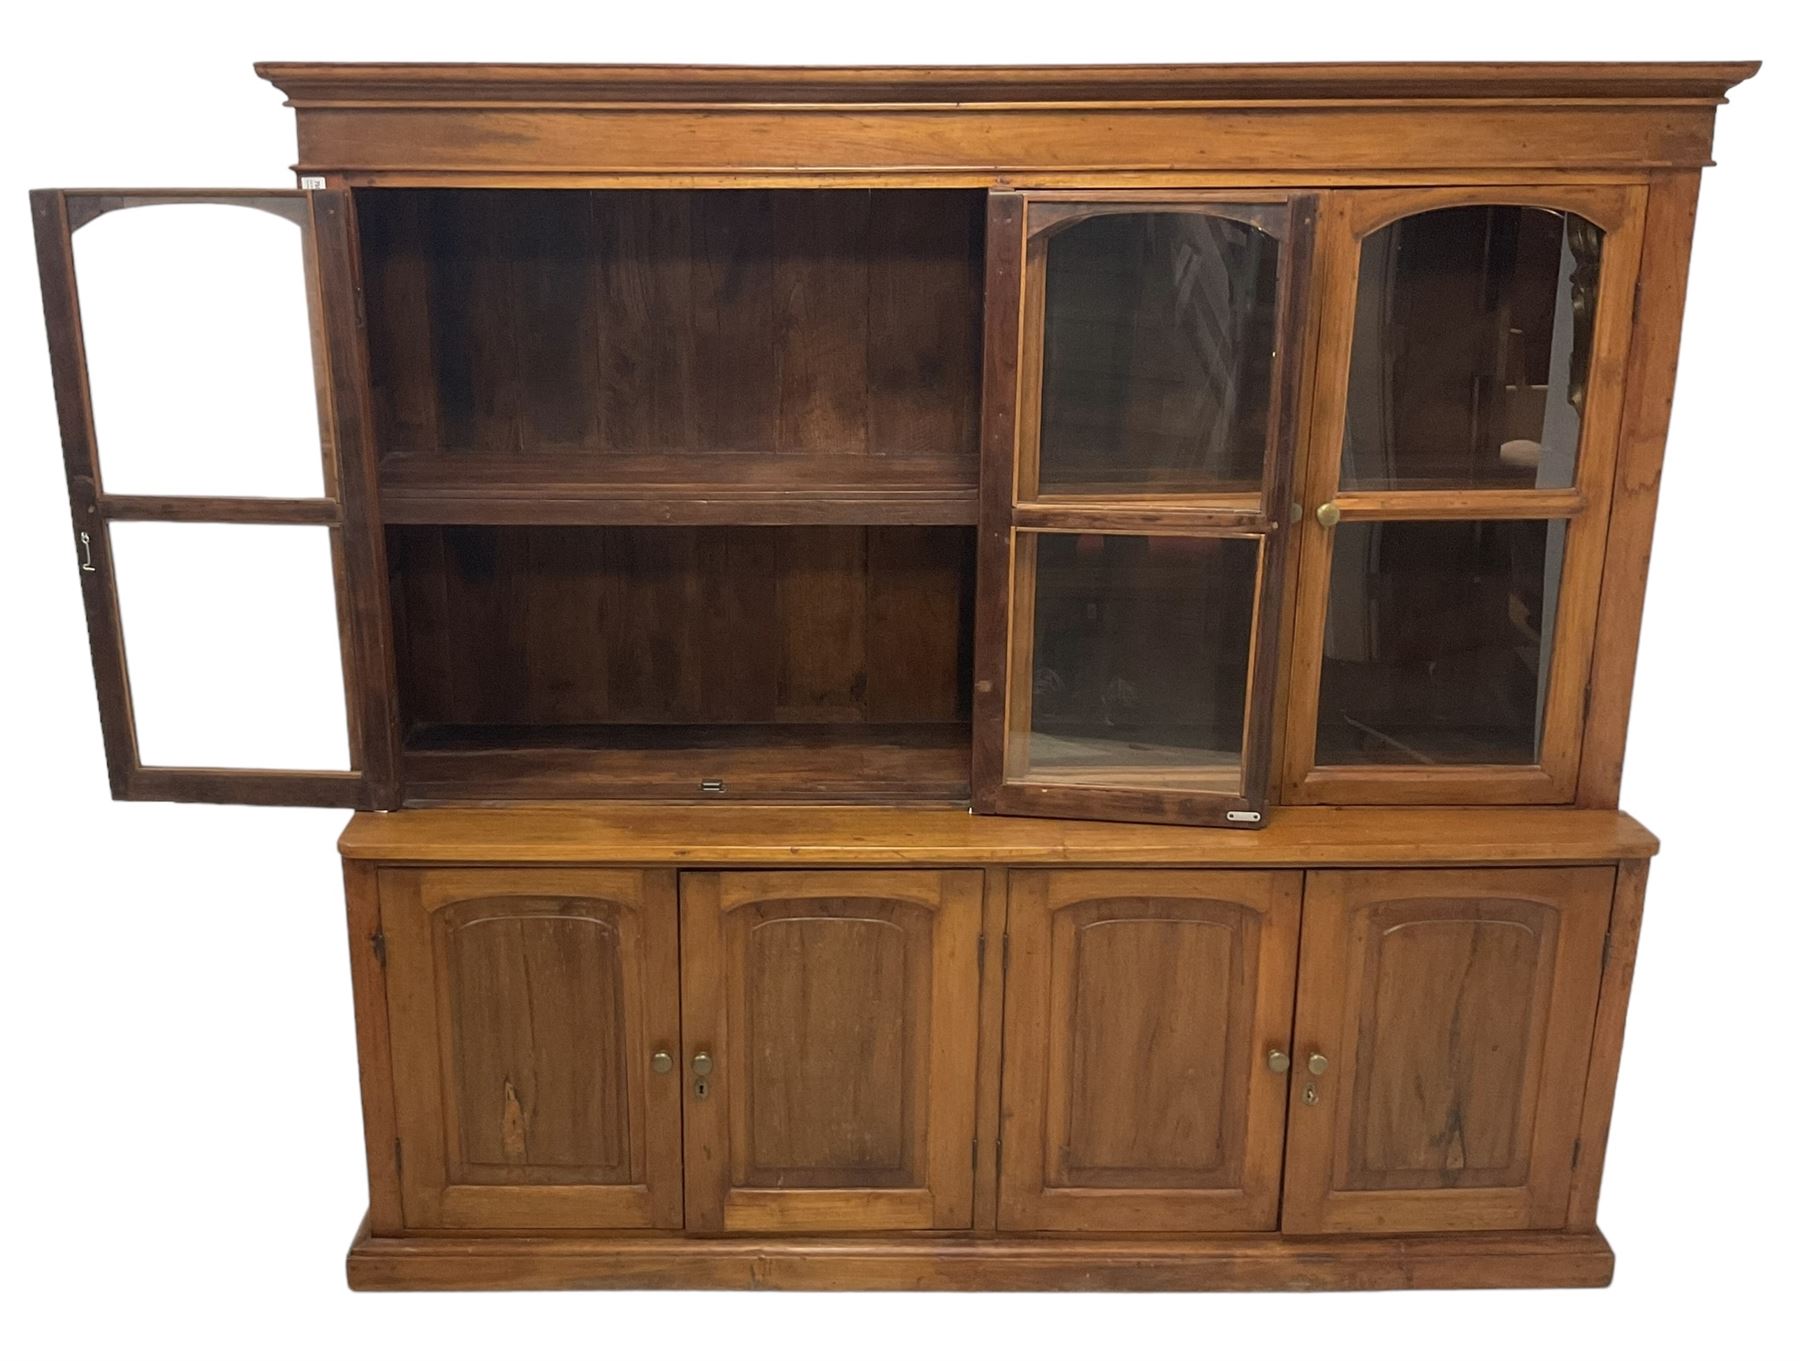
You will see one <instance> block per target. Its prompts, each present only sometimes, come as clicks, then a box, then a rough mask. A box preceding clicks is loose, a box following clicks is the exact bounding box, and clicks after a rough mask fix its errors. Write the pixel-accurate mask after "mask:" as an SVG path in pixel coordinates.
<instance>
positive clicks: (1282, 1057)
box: [1269, 1049, 1288, 1073]
mask: <svg viewBox="0 0 1800 1361" xmlns="http://www.w3.org/2000/svg"><path fill="white" fill-rule="evenodd" d="M1287 1070H1288V1056H1287V1055H1286V1054H1284V1053H1282V1052H1281V1051H1280V1050H1279V1049H1271V1050H1270V1051H1269V1071H1270V1072H1271V1073H1285V1072H1287Z"/></svg>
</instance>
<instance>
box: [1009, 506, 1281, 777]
mask: <svg viewBox="0 0 1800 1361" xmlns="http://www.w3.org/2000/svg"><path fill="white" fill-rule="evenodd" d="M1259 548H1260V545H1259V544H1258V542H1257V541H1256V540H1254V539H1225V538H1171V537H1163V536H1149V535H1141V534H1049V533H1045V534H1037V533H1027V532H1022V533H1020V535H1019V552H1020V553H1021V554H1022V555H1030V559H1031V560H1030V561H1026V562H1022V563H1021V564H1020V567H1021V571H1020V576H1021V580H1035V592H1034V596H1035V598H1034V599H1033V601H1032V603H1031V610H1030V615H1031V618H1030V626H1031V657H1030V665H1031V706H1030V715H1029V720H1028V727H1027V730H1026V732H1025V733H1024V741H1023V742H1022V743H1016V744H1014V745H1013V751H1012V757H1013V761H1012V764H1013V765H1014V766H1015V767H1017V768H1015V769H1010V770H1009V771H1008V772H1007V773H1008V775H1009V777H1010V778H1014V779H1029V780H1040V781H1045V782H1057V783H1064V784H1088V785H1099V786H1110V787H1124V788H1170V789H1184V790H1199V791H1210V792H1218V793H1224V794H1236V793H1238V792H1239V787H1240V785H1241V783H1242V765H1243V743H1244V704H1245V692H1246V687H1247V683H1248V680H1249V671H1250V640H1251V622H1252V618H1253V616H1254V613H1255V608H1256V574H1257V556H1258V551H1259ZM1019 718H1020V720H1021V721H1024V720H1025V716H1024V715H1020V716H1019Z"/></svg>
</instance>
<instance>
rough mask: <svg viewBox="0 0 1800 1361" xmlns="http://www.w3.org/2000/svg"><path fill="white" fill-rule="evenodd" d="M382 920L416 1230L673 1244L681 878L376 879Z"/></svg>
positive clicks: (498, 872)
mask: <svg viewBox="0 0 1800 1361" xmlns="http://www.w3.org/2000/svg"><path fill="white" fill-rule="evenodd" d="M381 913H382V933H383V937H384V941H385V949H386V951H387V980H388V1007H389V1014H390V1019H391V1025H392V1029H393V1035H394V1092H395V1119H396V1126H397V1128H398V1129H399V1132H400V1139H401V1150H400V1168H401V1197H402V1202H403V1210H404V1213H405V1217H406V1221H407V1224H408V1225H409V1226H410V1227H414V1228H539V1229H551V1228H569V1229H598V1228H617V1229H628V1228H679V1227H680V1225H681V1222H682V1213H681V1077H680V1075H679V1074H678V1073H677V1072H675V1071H674V1068H673V1059H674V1055H676V1054H677V1053H679V1051H680V1049H681V1034H680V1004H679V997H678V995H677V993H678V987H679V969H678V965H677V962H676V948H677V924H676V904H675V876H674V874H673V872H670V871H648V870H646V871H639V870H562V869H554V868H547V869H522V870H502V869H470V870H451V869H442V870H398V869H396V870H383V871H382V872H381ZM659 1052H661V1053H667V1054H668V1055H669V1056H670V1059H671V1062H670V1065H669V1070H668V1071H665V1072H661V1073H658V1072H657V1071H655V1068H654V1067H653V1065H652V1062H651V1058H652V1055H654V1054H656V1053H659Z"/></svg>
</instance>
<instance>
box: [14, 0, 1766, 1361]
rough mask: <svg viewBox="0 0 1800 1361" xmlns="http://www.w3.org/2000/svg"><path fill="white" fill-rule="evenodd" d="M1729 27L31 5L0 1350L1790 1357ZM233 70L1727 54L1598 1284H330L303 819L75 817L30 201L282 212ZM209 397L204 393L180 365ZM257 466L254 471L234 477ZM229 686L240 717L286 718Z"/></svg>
mask: <svg viewBox="0 0 1800 1361" xmlns="http://www.w3.org/2000/svg"><path fill="white" fill-rule="evenodd" d="M1759 11H1760V13H1761V14H1763V15H1768V16H1774V15H1776V14H1777V13H1778V7H1777V6H1774V5H1769V4H1758V3H1736V2H1735V0H1699V2H1696V0H1684V2H1683V3H1680V4H1661V3H1652V2H1650V0H1637V2H1636V3H1601V2H1599V0H1590V3H1586V4H1571V3H1567V0H1556V2H1554V3H1546V2H1544V0H1511V2H1510V3H1504V4H1483V5H1458V4H1446V3H1443V0H1434V2H1433V3H1420V4H1377V3H1362V4H1345V3H1336V4H1332V5H1329V6H1324V5H1320V6H1314V5H1311V4H1305V3H1292V2H1290V3H1284V4H1255V5H1246V6H1229V7H1228V6H1223V5H1200V4H1195V3H1191V0H1190V2H1189V3H1183V4H1179V5H1168V6H1155V5H1149V4H1142V3H1134V2H1133V0H1106V3H1100V4H1097V3H1093V2H1092V0H1089V3H1084V4H1081V5H1061V4H1056V3H1048V2H1047V0H1046V2H1045V3H1037V4H1030V5H1025V4H1012V3H1008V4H999V3H990V4H982V3H979V2H978V0H955V2H954V3H938V0H909V2H908V3H906V4H903V5H894V6H885V5H882V6H873V5H858V4H853V3H845V2H844V0H838V3H834V4H825V5H808V6H803V5H798V4H793V5H784V4H779V3H769V4H745V3H741V0H740V2H739V3H733V4H728V5H727V4H712V3H703V2H702V0H685V2H683V3H664V4H658V5H642V6H637V5H633V6H623V7H622V6H617V5H606V4H581V5H574V4H571V5H544V4H534V3H527V2H526V0H509V3H506V4H491V3H490V4H482V5H467V4H461V3H454V4H453V3H445V2H444V0H438V2H437V3H432V4H417V5H405V6H391V7H390V6H383V5H380V4H375V3H369V2H368V0H362V2H360V3H339V0H312V2H311V3H308V4H305V5H244V4H240V5H215V6H202V5H195V4H185V5H184V4H176V3H165V4H134V5H129V6H125V5H120V6H109V5H99V4H79V3H68V4H64V5H60V6H52V5H38V6H31V7H26V8H17V9H14V10H13V11H12V18H11V19H10V20H8V21H7V37H8V43H7V46H8V49H9V52H8V56H9V60H8V63H7V68H8V70H7V78H6V80H5V82H4V83H3V84H0V100H3V101H4V104H5V108H4V121H3V123H0V127H3V128H4V138H5V143H4V168H3V174H0V178H3V179H4V185H3V186H0V187H3V189H4V193H3V194H0V199H3V200H4V202H5V205H6V206H5V211H4V212H0V289H3V290H4V292H3V294H0V346H3V347H4V349H3V354H0V375H3V381H4V383H5V389H4V392H5V409H6V411H7V412H8V413H9V416H10V421H9V425H10V433H9V438H8V440H7V444H6V450H5V458H6V462H7V469H6V482H5V485H6V489H7V502H8V505H7V510H8V513H7V515H6V531H5V533H4V535H0V552H3V553H4V555H5V556H4V576H3V577H0V580H3V581H4V582H5V584H6V602H7V603H6V621H5V631H4V638H5V654H4V655H5V665H4V670H3V672H0V675H3V676H4V680H3V681H0V684H4V687H5V695H4V704H3V705H0V714H4V716H5V718H6V728H5V734H4V739H3V741H4V750H5V753H6V764H7V774H6V779H5V780H4V786H5V798H6V801H7V812H6V816H5V819H4V822H3V823H0V826H3V827H4V828H5V843H4V846H5V862H4V866H3V868H0V872H3V875H4V877H3V878H0V884H3V885H4V888H3V889H0V912H3V913H4V926H5V929H4V933H3V934H0V1046H3V1050H0V1351H4V1352H5V1353H6V1354H7V1355H9V1356H16V1357H19V1358H22V1361H36V1359H37V1358H52V1357H80V1358H101V1357H132V1358H136V1357H170V1358H183V1359H184V1361H186V1359H189V1358H212V1357H219V1358H261V1357H308V1358H310V1357H327V1356H329V1357H359V1356H371V1357H374V1356H380V1357H388V1358H411V1357H432V1358H455V1357H464V1356H468V1357H482V1358H495V1357H518V1358H527V1357H537V1356H557V1357H560V1356H619V1357H636V1356H643V1355H664V1356H687V1355H718V1356H732V1357H744V1358H755V1357H782V1358H797V1357H812V1356H821V1357H825V1356H829V1357H850V1356H855V1357H869V1358H882V1357H908V1358H916V1357H918V1356H921V1355H924V1356H933V1355H936V1356H946V1357H948V1356H957V1357H960V1356H974V1355H983V1356H990V1357H1011V1356H1033V1357H1046V1358H1050V1357H1064V1356H1069V1357H1076V1356H1081V1357H1086V1356H1113V1355H1146V1356H1161V1355H1171V1356H1183V1357H1220V1358H1227V1357H1230V1358H1235V1357H1243V1356H1253V1355H1254V1356H1275V1357H1279V1356H1288V1355H1293V1356H1299V1355H1305V1356H1334V1357H1338V1356H1341V1357H1380V1358H1384V1359H1386V1361H1393V1359H1395V1358H1411V1357H1438V1356H1444V1357H1453V1358H1457V1359H1458V1361H1461V1359H1463V1358H1468V1359H1469V1361H1475V1359H1476V1358H1483V1357H1516V1356H1525V1355H1535V1356H1547V1357H1559V1356H1576V1355H1579V1356H1583V1357H1620V1358H1644V1357H1700V1356H1706V1357H1741V1358H1750V1357H1765V1356H1778V1355H1779V1356H1787V1357H1792V1356H1794V1355H1796V1350H1795V1341H1794V1333H1793V1328H1792V1313H1791V1293H1792V1290H1793V1288H1794V1287H1793V1281H1792V1279H1791V1278H1792V1276H1793V1272H1794V1267H1795V1265H1796V1262H1795V1255H1794V1239H1793V1237H1792V1235H1791V1225H1792V1223H1793V1220H1794V1217H1795V1212H1796V1209H1800V1206H1797V1205H1796V1196H1795V1191H1794V1177H1795V1167H1794V1163H1795V1153H1796V1150H1797V1149H1800V1130H1797V1129H1796V1124H1795V1115H1796V1102H1795V1098H1794V1087H1795V1084H1796V1083H1800V1059H1797V1058H1796V1046H1797V1045H1800V1031H1797V1029H1796V1027H1795V1025H1794V1023H1793V1016H1794V1002H1793V998H1794V994H1795V992H1796V988H1797V984H1796V978H1797V976H1800V975H1797V966H1800V934H1797V932H1796V927H1795V922H1796V918H1797V917H1800V894H1797V893H1796V889H1795V878H1794V872H1795V871H1794V866H1795V862H1796V857H1797V854H1800V845H1797V844H1796V843H1797V842H1800V836H1797V835H1796V832H1797V830H1800V822H1797V821H1796V819H1795V817H1794V814H1793V810H1792V800H1793V799H1794V798H1795V796H1796V789H1795V785H1794V782H1793V771H1794V770H1795V769H1796V755H1797V752H1796V743H1795V740H1794V736H1793V733H1794V728H1795V724H1796V696H1797V695H1800V685H1797V684H1796V678H1795V674H1794V668H1793V665H1792V658H1793V655H1794V649H1793V646H1792V639H1793V636H1794V633H1795V625H1796V623H1797V622H1800V620H1797V617H1796V616H1797V614H1800V612H1797V611H1796V608H1795V587H1796V578H1797V573H1796V566H1795V563H1796V559H1795V551H1796V546H1797V540H1800V529H1796V527H1795V526H1796V522H1797V521H1800V473H1797V468H1800V459H1797V458H1796V455H1797V454H1800V448H1797V447H1796V446H1797V444H1800V440H1797V439H1796V435H1795V423H1794V417H1793V412H1794V410H1795V406H1794V395H1795V389H1796V386H1797V384H1800V378H1797V376H1796V372H1795V370H1796V360H1797V359H1800V353H1797V352H1796V349H1797V347H1796V344H1795V339H1794V336H1795V318H1796V312H1795V306H1796V302H1797V301H1800V300H1797V299H1796V296H1795V286H1794V250H1793V245H1792V243H1793V240H1794V236H1795V218H1794V213H1795V209H1796V204H1795V200H1794V187H1793V186H1794V184H1795V177H1794V175H1793V172H1792V164H1791V156H1792V151H1793V145H1794V134H1795V131H1796V127H1795V121H1794V107H1795V100H1796V91H1795V86H1794V84H1793V81H1794V76H1793V59H1794V55H1795V54H1794V49H1793V46H1792V44H1791V42H1789V41H1788V40H1787V38H1786V37H1785V35H1783V36H1777V20H1776V19H1775V18H1773V17H1770V18H1767V19H1761V18H1759V17H1758V14H1759ZM259 58H271V59H342V60H421V59H445V60H454V59H462V60H538V61H546V60H548V61H583V60H586V61H677V62H679V61H693V62H712V61H736V62H759V61H761V62H850V63H855V62H866V63H880V62H925V63H931V62H944V63H950V62H1096V61H1151V62H1173V61H1228V60H1230V61H1254V60H1265V61H1293V60H1351V59H1405V58H1418V59H1425V58H1452V59H1498V58H1515V59H1532V58H1537V59H1546V58H1549V59H1578V58H1579V59H1635V58H1708V59H1736V58H1761V59H1763V60H1764V61H1765V62H1766V63H1767V65H1766V67H1765V69H1764V71H1763V73H1762V75H1761V76H1759V77H1758V78H1757V79H1755V80H1753V81H1751V82H1750V83H1749V84H1748V85H1746V86H1744V87H1742V88H1741V89H1740V90H1739V92H1738V93H1737V94H1736V95H1735V96H1734V97H1733V102H1732V104H1731V106H1730V107H1728V108H1726V109H1723V110H1721V113H1720V119H1719V128H1718V140H1717V147H1716V153H1715V154H1716V158H1717V160H1718V162H1719V167H1718V168H1717V169H1716V170H1712V171H1709V172H1708V173H1707V176H1706V183H1705V189H1704V192H1703V194H1702V199H1701V211H1700V225H1699V235H1698V239H1697V241H1696V244H1695V257H1694V267H1693V277H1692V291H1691V294H1690V300H1689V306H1688V314H1687V324H1686V330H1685V337H1684V341H1683V352H1682V361H1681V382H1680V391H1679V396H1678V399H1677V402H1676V406H1675V414H1674V426H1673V432H1672V435H1671V438H1670V444H1669V459H1668V469H1667V474H1666V476H1665V479H1664V484H1663V500H1662V513H1661V518H1660V521H1659V524H1658V529H1657V545H1656V557H1655V565H1654V567H1653V568H1652V571H1651V577H1652V580H1651V582H1650V597H1649V611H1648V615H1647V618H1646V621H1645V629H1644V639H1643V651H1642V655H1641V665H1640V671H1639V677H1638V688H1637V700H1636V708H1635V712H1634V715H1633V723H1632V746H1631V750H1632V756H1631V760H1630V762H1629V764H1628V766H1627V769H1626V781H1625V806H1626V807H1627V808H1628V809H1629V810H1630V811H1632V812H1634V813H1635V814H1636V815H1637V816H1638V817H1640V818H1641V819H1642V820H1643V821H1645V822H1646V823H1648V824H1649V825H1650V826H1651V827H1652V828H1653V829H1654V830H1655V831H1657V832H1658V833H1659V834H1661V836H1662V837H1663V838H1664V841H1665V843H1666V849H1665V851H1664V853H1663V854H1662V856H1661V857H1660V858H1659V859H1658V860H1657V861H1656V862H1655V867H1654V869H1653V871H1652V875H1651V881H1650V899H1649V906H1648V916H1647V922H1646V927H1645V932H1644V942H1643V949H1642V953H1641V956H1640V960H1639V970H1638V981H1637V986H1636V990H1635V992H1634V995H1633V998H1632V1011H1631V1025H1630V1033H1629V1036H1628V1040H1627V1044H1626V1050H1625V1059H1624V1068H1623V1072H1622V1074H1621V1077H1620V1081H1619V1096H1618V1108H1617V1119H1616V1125H1615V1136H1614V1139H1613V1143H1612V1149H1611V1153H1610V1156H1609V1160H1608V1166H1607V1181H1606V1194H1605V1197H1604V1199H1603V1201H1602V1204H1601V1224H1602V1227H1603V1228H1604V1229H1605V1230H1606V1231H1607V1233H1608V1234H1609V1235H1610V1236H1611V1238H1612V1241H1613V1243H1614V1246H1615V1248H1616V1249H1617V1251H1618V1254H1619V1267H1618V1275H1617V1281H1616V1283H1615V1284H1614V1286H1613V1287H1612V1288H1611V1289H1610V1290H1608V1291H1604V1292H1593V1291H1584V1292H1543V1293H1510V1294H1494V1293H1461V1294H1428V1293H1421V1294H1411V1295H1408V1294H1390V1295H1364V1296H1356V1295H1322V1296H1283V1295H1250V1296H1225V1295H1190V1296H1148V1297H1146V1296H1118V1295H1114V1296H1104V1295H1103V1296H1081V1295H1073V1296H1071V1295H1056V1296H1003V1295H988V1296H983V1295H933V1296H894V1295H887V1296H879V1295H874V1296H871V1295H837V1296H831V1295H749V1294H711V1295H689V1296H672V1295H655V1294H627V1295H609V1294H590V1295H511V1296H508V1295H495V1296H478V1295H466V1296H433V1295H413V1296H372V1295H360V1296H358V1295H352V1294H350V1293H349V1292H348V1291H347V1290H346V1288H345V1286H344V1283H343V1274H342V1258H343V1252H344V1249H345V1247H346V1245H347V1243H348V1240H349V1237H350V1234H351V1231H352V1230H353V1228H354V1227H355V1225H356V1223H357V1220H358V1219H359V1217H360V1216H361V1213H362V1210H363V1205H364V1195H363V1189H362V1183H363V1165H362V1143H361V1129H360V1124H359V1118H358V1110H357V1087H356V1073H355V1055H354V1047H353V1037H352V1028H351V1009H350V991H349V986H348V979H347V971H346V967H345V941H344V925H343V907H342V900H341V893H340V884H339V879H338V867H337V861H336V858H335V854H334V850H333V841H334V839H335V836H336V834H337V832H338V829H339V828H340V826H341V825H342V823H343V820H344V819H343V815H342V814H340V813H337V812H318V811H305V810H279V809H273V810H272V809H261V810H259V809H239V808H203V807H173V806H159V805H150V804H139V805H132V804H117V805H116V804H113V803H110V802H109V801H108V800H107V796H106V780H105V771H104V763H103V760H102V756H101V748H100V735H99V726H98V723H97V721H96V717H95V706H94V696H93V683H92V680H91V677H90V672H89V664H88V658H87V644H86V639H85V637H84V633H83V627H82V622H81V620H82V612H81V601H80V596H79V591H78V583H77V576H76V561H75V557H74V554H73V552H72V545H71V543H70V537H69V527H68V525H69V522H68V516H67V506H66V500H65V493H64V485H63V479H62V473H61V467H60V459H59V456H58V441H57V433H56V424H55V413H54V406H53V402H52V399H51V388H50V376H49V370H48V366H47V363H46V360H45V353H44V341H43V332H42V326H41V320H40V312H39V303H38V296H37V282H36V274H35V267H34V265H33V261H32V248H31V239H30V232H29V224H28V213H27V210H26V202H25V193H24V191H25V189H26V188H27V187H30V186H33V185H55V186H61V185H69V186H74V185H109V186H112V185H128V186H140V185H141V186H156V185H268V186H276V187H285V186H291V183H292V181H291V179H290V178H289V177H288V175H287V172H286V169H285V167H286V166H287V165H288V164H289V163H290V161H291V160H292V157H293V150H294V133H293V120H292V115H291V113H289V111H287V110H286V109H284V108H282V107H281V101H280V96H279V95H278V94H277V93H276V92H275V91H274V90H273V89H272V88H271V87H269V86H267V85H265V84H263V83H262V82H260V81H258V80H257V79H256V78H255V77H254V76H253V75H252V73H251V70H250V63H251V62H252V61H253V60H256V59H259ZM218 380H219V381H220V382H221V383H226V382H229V381H230V378H229V373H228V372H221V373H219V374H218ZM247 452H251V451H247ZM281 684H282V681H281V678H280V677H277V678H276V681H275V686H274V688H271V689H270V691H269V693H268V694H267V696H266V699H267V705H268V711H269V714H270V716H271V718H272V719H274V720H277V721H279V717H280V715H281V714H282V712H283V711H284V708H286V707H288V706H290V705H293V704H296V703H299V702H301V699H302V698H303V697H301V696H295V695H291V694H288V693H284V691H283V690H282V689H281V688H280V687H281Z"/></svg>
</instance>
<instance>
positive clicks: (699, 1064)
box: [692, 1050, 712, 1077]
mask: <svg viewBox="0 0 1800 1361" xmlns="http://www.w3.org/2000/svg"><path fill="white" fill-rule="evenodd" d="M692 1066H693V1069H694V1073H695V1075H696V1076H698V1077H705V1076H706V1075H707V1074H708V1073H710V1072H712V1055H711V1054H709V1053H707V1052H706V1051H705V1050H701V1051H700V1052H699V1053H698V1054H695V1055H694V1062H693V1065H692Z"/></svg>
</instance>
